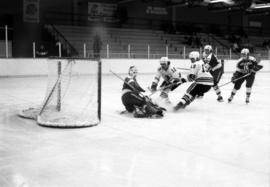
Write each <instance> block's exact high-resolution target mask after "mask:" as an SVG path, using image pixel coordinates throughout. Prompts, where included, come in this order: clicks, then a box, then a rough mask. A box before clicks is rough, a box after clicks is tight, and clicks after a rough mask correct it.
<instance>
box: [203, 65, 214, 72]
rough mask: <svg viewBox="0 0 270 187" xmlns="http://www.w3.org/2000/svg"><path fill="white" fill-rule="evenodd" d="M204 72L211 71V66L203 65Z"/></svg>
mask: <svg viewBox="0 0 270 187" xmlns="http://www.w3.org/2000/svg"><path fill="white" fill-rule="evenodd" d="M204 70H205V71H206V72H209V71H211V70H212V68H211V66H210V65H209V64H204Z"/></svg>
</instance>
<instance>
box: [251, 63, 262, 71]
mask: <svg viewBox="0 0 270 187" xmlns="http://www.w3.org/2000/svg"><path fill="white" fill-rule="evenodd" d="M262 68H263V66H262V65H259V64H257V65H255V66H254V68H253V69H252V70H251V73H256V72H257V71H260V70H261V69H262Z"/></svg>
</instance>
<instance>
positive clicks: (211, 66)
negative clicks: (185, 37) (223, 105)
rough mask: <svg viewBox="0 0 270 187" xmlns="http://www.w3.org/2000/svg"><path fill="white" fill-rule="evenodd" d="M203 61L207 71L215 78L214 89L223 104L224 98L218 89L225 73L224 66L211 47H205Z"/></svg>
mask: <svg viewBox="0 0 270 187" xmlns="http://www.w3.org/2000/svg"><path fill="white" fill-rule="evenodd" d="M203 61H204V63H205V70H206V71H209V72H210V73H211V75H212V76H213V80H214V85H213V89H214V90H215V92H216V94H217V96H218V98H217V100H218V101H219V102H223V97H222V96H221V91H220V89H219V87H218V83H219V81H220V79H221V76H222V74H223V72H224V70H223V64H222V63H221V62H219V61H218V59H217V57H216V56H215V55H214V54H213V48H212V46H211V45H205V46H204V51H203Z"/></svg>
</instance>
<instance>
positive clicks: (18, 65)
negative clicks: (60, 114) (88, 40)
mask: <svg viewBox="0 0 270 187" xmlns="http://www.w3.org/2000/svg"><path fill="white" fill-rule="evenodd" d="M47 62H48V60H47V59H37V58H36V59H33V58H24V59H15V58H9V59H6V58H2V59H0V77H20V76H22V77H24V76H46V75H47V71H48V70H47V69H48V65H47ZM171 63H172V64H173V65H174V66H175V67H177V68H179V69H180V71H181V68H184V69H185V68H189V65H190V61H189V60H188V59H186V60H185V59H182V60H180V59H172V60H171ZM224 64H225V73H226V72H227V73H230V72H233V71H235V64H236V60H226V61H225V62H224ZM261 64H262V65H264V68H263V69H262V72H270V61H269V60H262V61H261ZM132 65H135V66H137V67H138V70H139V72H140V73H142V74H153V73H155V72H156V69H157V67H158V65H159V61H158V59H102V73H103V74H104V75H107V74H110V70H112V71H114V72H116V73H119V74H125V73H127V70H128V68H129V67H130V66H132ZM182 71H185V70H182Z"/></svg>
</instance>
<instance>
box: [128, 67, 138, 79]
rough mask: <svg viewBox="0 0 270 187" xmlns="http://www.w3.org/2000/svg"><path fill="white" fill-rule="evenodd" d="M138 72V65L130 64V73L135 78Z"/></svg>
mask: <svg viewBox="0 0 270 187" xmlns="http://www.w3.org/2000/svg"><path fill="white" fill-rule="evenodd" d="M137 74H138V69H137V67H136V66H130V67H129V69H128V75H129V76H130V77H132V78H135V77H136V76H137Z"/></svg>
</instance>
